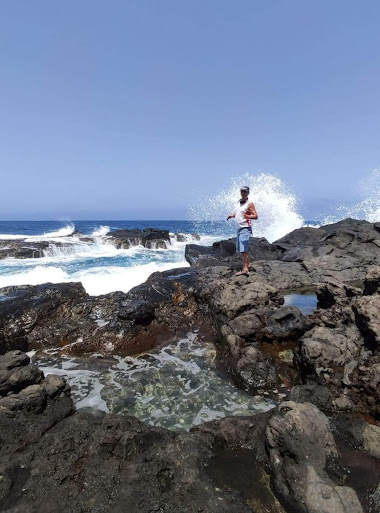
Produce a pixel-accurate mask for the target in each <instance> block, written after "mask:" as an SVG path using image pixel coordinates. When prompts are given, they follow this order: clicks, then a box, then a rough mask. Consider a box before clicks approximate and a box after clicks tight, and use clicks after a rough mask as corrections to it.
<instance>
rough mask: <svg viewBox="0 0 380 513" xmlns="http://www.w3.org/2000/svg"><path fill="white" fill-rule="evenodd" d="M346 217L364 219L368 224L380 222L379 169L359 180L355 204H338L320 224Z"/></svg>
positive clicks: (334, 221)
mask: <svg viewBox="0 0 380 513" xmlns="http://www.w3.org/2000/svg"><path fill="white" fill-rule="evenodd" d="M347 217H352V218H354V219H365V220H366V221H369V222H370V223H376V222H378V221H380V169H374V170H373V171H372V172H371V173H370V174H369V175H367V176H365V177H364V178H362V179H361V180H360V182H359V184H358V200H357V201H356V202H354V203H342V204H340V205H339V206H337V208H336V210H335V211H334V212H332V213H330V214H329V215H327V216H325V217H324V218H323V221H322V224H331V223H336V222H337V221H341V220H342V219H346V218H347Z"/></svg>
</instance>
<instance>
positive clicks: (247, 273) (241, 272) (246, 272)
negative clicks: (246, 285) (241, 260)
mask: <svg viewBox="0 0 380 513" xmlns="http://www.w3.org/2000/svg"><path fill="white" fill-rule="evenodd" d="M243 274H244V275H245V276H249V271H239V272H238V273H235V276H242V275H243Z"/></svg>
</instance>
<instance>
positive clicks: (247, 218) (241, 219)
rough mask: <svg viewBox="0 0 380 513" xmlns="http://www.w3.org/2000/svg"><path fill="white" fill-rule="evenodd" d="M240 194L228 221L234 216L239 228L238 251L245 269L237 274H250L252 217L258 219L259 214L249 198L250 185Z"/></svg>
mask: <svg viewBox="0 0 380 513" xmlns="http://www.w3.org/2000/svg"><path fill="white" fill-rule="evenodd" d="M240 194H241V198H240V200H239V201H238V203H237V205H236V210H235V212H234V213H233V214H230V215H229V216H227V221H228V220H229V219H231V218H232V217H234V218H235V221H236V224H237V229H238V231H237V236H236V251H237V252H238V253H241V256H242V261H243V269H242V271H239V272H238V273H236V276H240V275H242V274H244V275H245V276H248V275H249V271H250V268H251V264H250V263H249V260H248V245H249V238H250V236H251V234H252V227H251V219H257V218H258V215H257V212H256V208H255V205H254V204H253V203H252V202H251V201H249V199H248V195H249V187H247V186H244V187H242V188H241V189H240Z"/></svg>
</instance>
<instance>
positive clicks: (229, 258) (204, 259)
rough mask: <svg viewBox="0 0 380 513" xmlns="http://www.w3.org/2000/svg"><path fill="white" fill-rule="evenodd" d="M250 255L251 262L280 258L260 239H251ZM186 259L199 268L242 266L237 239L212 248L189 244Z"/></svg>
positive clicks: (276, 251) (215, 243)
mask: <svg viewBox="0 0 380 513" xmlns="http://www.w3.org/2000/svg"><path fill="white" fill-rule="evenodd" d="M248 254H249V258H250V260H251V261H254V260H275V259H276V258H278V257H279V256H280V252H279V251H278V250H276V248H275V247H274V246H272V245H271V244H270V243H269V242H268V241H267V240H266V239H264V238H259V237H252V238H251V242H250V245H249V248H248ZM185 258H186V260H187V261H188V262H189V264H190V265H192V266H196V267H198V268H203V267H208V266H215V265H227V264H229V265H232V266H233V267H234V268H235V267H238V266H239V265H240V264H241V257H240V255H239V254H236V237H233V238H231V239H226V240H221V241H218V242H214V243H213V245H212V246H202V245H198V244H187V245H186V248H185Z"/></svg>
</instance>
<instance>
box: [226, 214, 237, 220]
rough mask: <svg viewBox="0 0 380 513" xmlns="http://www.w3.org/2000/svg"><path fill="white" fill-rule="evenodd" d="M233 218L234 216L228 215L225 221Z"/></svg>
mask: <svg viewBox="0 0 380 513" xmlns="http://www.w3.org/2000/svg"><path fill="white" fill-rule="evenodd" d="M233 217H235V214H230V215H228V216H227V221H228V220H229V219H232V218H233Z"/></svg>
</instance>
